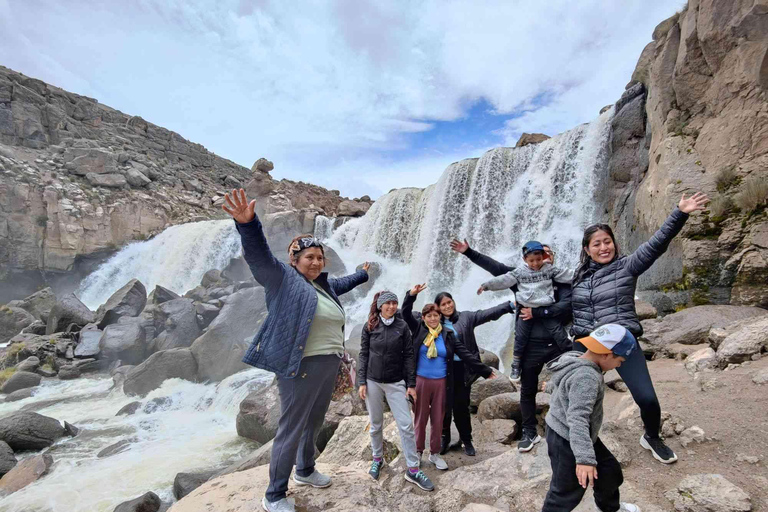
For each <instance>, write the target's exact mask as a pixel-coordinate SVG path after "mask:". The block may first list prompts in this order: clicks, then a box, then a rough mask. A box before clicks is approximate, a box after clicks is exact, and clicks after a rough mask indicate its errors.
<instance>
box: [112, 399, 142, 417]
mask: <svg viewBox="0 0 768 512" xmlns="http://www.w3.org/2000/svg"><path fill="white" fill-rule="evenodd" d="M139 409H141V402H139V401H138V400H137V401H135V402H131V403H129V404H126V405H124V406H122V407H121V408H120V410H119V411H117V414H115V416H130V415H132V414H135V413H136V411H138V410H139Z"/></svg>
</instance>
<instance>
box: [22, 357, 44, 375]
mask: <svg viewBox="0 0 768 512" xmlns="http://www.w3.org/2000/svg"><path fill="white" fill-rule="evenodd" d="M38 366H40V358H39V357H37V356H29V357H28V358H26V359H25V360H23V361H22V362H20V363H19V364H17V365H16V371H19V372H33V371H35V370H37V367H38Z"/></svg>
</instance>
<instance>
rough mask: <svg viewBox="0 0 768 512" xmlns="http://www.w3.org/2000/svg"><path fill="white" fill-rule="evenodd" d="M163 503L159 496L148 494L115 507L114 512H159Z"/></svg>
mask: <svg viewBox="0 0 768 512" xmlns="http://www.w3.org/2000/svg"><path fill="white" fill-rule="evenodd" d="M161 505H162V502H161V501H160V498H159V497H158V496H157V494H155V493H153V492H148V493H146V494H144V495H143V496H139V497H138V498H136V499H133V500H130V501H124V502H123V503H121V504H119V505H118V506H117V507H115V510H114V512H158V510H160V506H161Z"/></svg>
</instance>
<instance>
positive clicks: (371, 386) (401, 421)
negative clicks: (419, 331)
mask: <svg viewBox="0 0 768 512" xmlns="http://www.w3.org/2000/svg"><path fill="white" fill-rule="evenodd" d="M396 313H397V295H395V294H394V293H392V292H390V291H382V292H379V293H377V294H376V295H374V297H373V303H372V304H371V310H370V313H369V314H368V322H366V324H365V326H363V334H362V336H361V338H360V358H359V362H360V368H359V369H358V372H357V381H358V386H359V388H358V393H359V394H360V398H362V399H363V400H365V405H366V407H367V408H368V416H369V418H370V420H371V452H372V454H373V462H372V463H371V470H370V471H369V472H368V474H369V475H371V478H373V479H374V480H378V479H379V474H380V472H381V467H382V466H383V465H384V436H383V433H382V427H383V425H382V423H383V420H384V400H386V401H387V403H388V404H389V409H390V410H391V411H392V415H393V416H394V418H395V422H396V423H397V428H398V430H399V431H400V441H401V444H402V446H403V452H404V453H405V462H406V463H407V464H408V469H406V471H405V475H404V476H405V479H406V480H407V481H408V482H410V483H412V484H415V485H417V486H419V487H420V488H421V489H423V490H425V491H433V490H434V489H435V486H434V485H432V482H431V481H430V480H429V478H428V477H427V475H425V474H424V472H423V471H420V470H419V455H418V453H417V452H416V439H415V437H414V431H413V420H412V419H411V411H410V408H409V407H408V400H416V397H417V394H416V358H415V355H414V350H413V342H412V338H411V330H410V328H409V327H408V324H406V323H405V320H403V318H402V316H401V315H396ZM406 397H407V398H406Z"/></svg>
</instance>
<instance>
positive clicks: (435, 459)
mask: <svg viewBox="0 0 768 512" xmlns="http://www.w3.org/2000/svg"><path fill="white" fill-rule="evenodd" d="M429 462H431V463H432V464H434V465H435V467H436V468H437V469H442V470H443V471H445V470H446V469H448V464H446V463H445V461H444V460H443V459H442V457H440V456H439V455H438V454H436V453H430V454H429Z"/></svg>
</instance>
